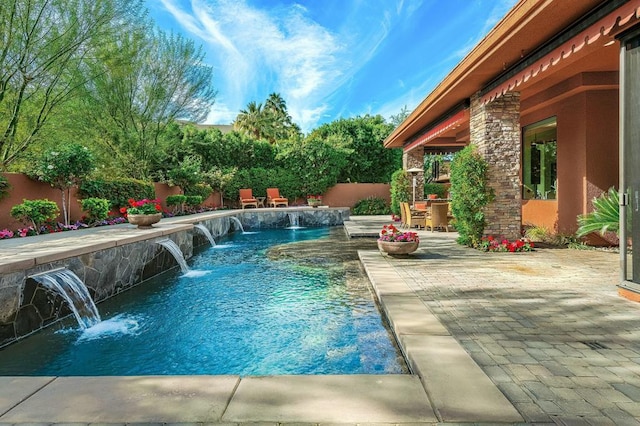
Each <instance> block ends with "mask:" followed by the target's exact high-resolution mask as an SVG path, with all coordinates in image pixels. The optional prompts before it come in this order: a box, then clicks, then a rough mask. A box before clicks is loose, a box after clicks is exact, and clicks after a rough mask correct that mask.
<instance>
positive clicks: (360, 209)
mask: <svg viewBox="0 0 640 426" xmlns="http://www.w3.org/2000/svg"><path fill="white" fill-rule="evenodd" d="M351 213H352V214H353V215H355V216H358V215H379V214H391V209H390V208H389V206H388V205H387V202H386V201H385V200H383V199H382V198H378V197H368V198H365V199H363V200H360V201H358V202H357V203H356V205H355V206H353V208H352V209H351Z"/></svg>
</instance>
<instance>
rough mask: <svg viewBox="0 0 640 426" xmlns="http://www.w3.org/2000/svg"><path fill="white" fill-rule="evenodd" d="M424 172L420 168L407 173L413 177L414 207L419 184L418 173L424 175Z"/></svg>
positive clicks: (413, 168)
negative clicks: (417, 184)
mask: <svg viewBox="0 0 640 426" xmlns="http://www.w3.org/2000/svg"><path fill="white" fill-rule="evenodd" d="M423 171H424V170H422V169H421V168H418V167H412V168H410V169H409V170H407V173H409V174H411V176H413V203H412V205H413V206H415V205H416V183H417V182H416V180H417V178H418V173H422V172H423Z"/></svg>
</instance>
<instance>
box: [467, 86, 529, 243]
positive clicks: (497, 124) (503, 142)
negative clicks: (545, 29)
mask: <svg viewBox="0 0 640 426" xmlns="http://www.w3.org/2000/svg"><path fill="white" fill-rule="evenodd" d="M470 131H471V134H470V137H471V144H473V145H476V146H477V147H478V152H479V153H480V154H481V155H482V156H483V157H484V159H485V160H486V161H487V163H488V166H489V185H490V186H491V187H492V188H493V190H494V192H495V200H494V201H493V202H492V203H490V204H489V205H488V206H487V207H486V208H485V218H486V222H487V226H486V228H485V230H484V234H485V235H494V236H500V237H505V238H509V239H516V238H520V236H521V226H522V200H521V198H522V195H521V194H522V193H521V190H520V139H521V137H520V93H519V92H509V93H506V94H504V95H502V96H501V97H499V98H498V99H496V100H494V101H492V102H489V103H486V104H482V102H480V97H479V96H478V95H474V96H473V97H472V98H471V111H470Z"/></svg>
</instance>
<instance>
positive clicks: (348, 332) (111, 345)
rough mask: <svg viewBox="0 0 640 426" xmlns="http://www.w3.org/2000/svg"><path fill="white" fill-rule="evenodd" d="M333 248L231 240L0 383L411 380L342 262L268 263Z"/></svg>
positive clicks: (3, 363) (36, 345)
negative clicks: (160, 378) (279, 254)
mask: <svg viewBox="0 0 640 426" xmlns="http://www.w3.org/2000/svg"><path fill="white" fill-rule="evenodd" d="M329 237H330V229H329V228H308V229H298V230H283V229H280V230H260V231H259V232H256V233H245V234H241V233H235V234H232V235H230V236H228V237H227V238H223V239H220V240H219V241H217V245H216V246H215V247H209V248H206V249H203V250H201V251H199V252H197V253H196V254H195V255H194V256H193V257H192V258H191V259H190V260H189V266H190V267H191V268H192V269H193V270H194V273H193V274H188V275H182V274H181V273H180V272H179V271H175V270H172V271H170V272H168V273H165V274H162V276H160V277H157V278H154V279H153V280H149V281H148V282H145V283H143V284H142V285H140V286H137V287H135V288H134V289H131V290H129V291H127V292H125V293H123V294H121V295H118V296H116V297H114V298H112V299H109V300H108V301H105V302H103V303H101V304H100V305H99V306H98V309H99V311H100V314H101V316H102V318H103V321H102V322H101V323H99V324H98V325H97V326H94V327H91V328H89V329H87V330H80V329H78V328H77V326H76V325H75V324H73V323H72V322H67V323H64V324H62V325H59V326H55V327H50V328H48V329H45V330H43V331H41V332H39V333H37V334H34V335H32V336H30V337H28V338H26V339H24V340H22V341H20V342H18V343H16V344H13V345H11V346H9V347H7V348H5V349H3V350H1V351H0V374H2V375H61V376H73V375H173V374H189V375H190V374H213V375H223V374H237V375H274V374H390V373H391V374H393V373H404V372H406V367H405V366H404V363H403V361H402V357H401V355H400V353H399V351H398V349H397V347H396V346H395V344H394V341H393V337H392V336H391V334H390V332H389V331H388V329H387V328H386V327H385V326H384V324H383V321H382V319H381V317H380V314H379V311H378V309H377V306H376V304H375V301H374V299H373V296H372V294H371V292H370V289H369V286H368V283H367V282H366V279H364V280H363V279H354V278H352V277H350V278H347V276H349V275H350V274H347V273H346V272H345V270H344V268H343V266H342V265H341V264H340V263H337V264H335V263H331V262H325V261H324V260H319V261H316V262H315V264H314V263H313V262H311V263H309V262H305V263H300V262H298V261H296V260H286V259H285V260H271V259H270V258H269V256H267V253H268V252H269V250H270V247H272V246H274V245H278V244H283V243H293V242H303V241H307V244H309V242H310V241H312V240H315V239H318V240H317V242H313V243H311V244H313V245H316V244H317V245H318V246H321V245H322V244H334V243H331V242H329ZM331 237H332V238H336V236H335V233H334V235H332V236H331ZM293 247H295V246H293ZM294 250H295V248H294ZM352 275H353V274H351V276H352Z"/></svg>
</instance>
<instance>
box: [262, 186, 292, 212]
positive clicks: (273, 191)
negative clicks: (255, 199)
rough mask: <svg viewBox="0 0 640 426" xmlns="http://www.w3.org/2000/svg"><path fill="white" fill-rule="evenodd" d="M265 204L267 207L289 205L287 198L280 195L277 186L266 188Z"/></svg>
mask: <svg viewBox="0 0 640 426" xmlns="http://www.w3.org/2000/svg"><path fill="white" fill-rule="evenodd" d="M267 205H268V206H269V207H278V206H283V207H287V206H288V205H289V199H288V198H284V197H281V196H280V190H279V189H278V188H267Z"/></svg>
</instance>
